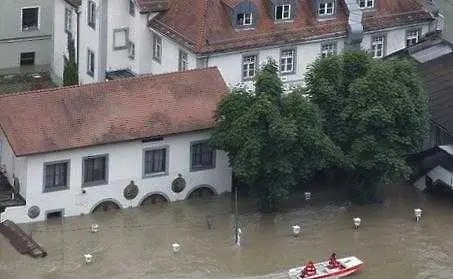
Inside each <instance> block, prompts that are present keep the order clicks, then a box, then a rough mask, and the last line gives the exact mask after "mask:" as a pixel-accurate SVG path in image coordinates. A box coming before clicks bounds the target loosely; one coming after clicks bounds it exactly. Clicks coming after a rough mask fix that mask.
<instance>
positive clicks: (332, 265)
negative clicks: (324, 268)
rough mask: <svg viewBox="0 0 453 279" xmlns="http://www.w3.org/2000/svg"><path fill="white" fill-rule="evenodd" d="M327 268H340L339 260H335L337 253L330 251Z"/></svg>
mask: <svg viewBox="0 0 453 279" xmlns="http://www.w3.org/2000/svg"><path fill="white" fill-rule="evenodd" d="M328 267H329V268H341V264H340V262H338V261H337V254H335V253H332V255H331V256H330V258H329V266H328Z"/></svg>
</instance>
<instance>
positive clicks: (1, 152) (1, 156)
mask: <svg viewBox="0 0 453 279" xmlns="http://www.w3.org/2000/svg"><path fill="white" fill-rule="evenodd" d="M0 167H1V168H2V169H4V170H6V176H7V177H8V180H9V182H10V183H11V184H13V181H14V177H17V178H18V179H19V183H20V191H19V192H20V194H21V195H22V196H23V197H25V196H26V194H27V193H26V192H27V158H25V157H22V158H17V157H16V156H15V155H14V152H13V150H12V149H11V146H10V145H9V143H8V139H7V138H6V136H5V135H4V134H3V132H2V131H1V130H0Z"/></svg>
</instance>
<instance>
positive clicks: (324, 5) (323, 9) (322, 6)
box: [318, 0, 335, 16]
mask: <svg viewBox="0 0 453 279" xmlns="http://www.w3.org/2000/svg"><path fill="white" fill-rule="evenodd" d="M329 4H330V5H332V7H331V8H329V7H328V5H329ZM329 9H331V11H330V12H328V11H329ZM334 13H335V1H333V0H331V1H323V2H320V3H319V6H318V15H319V16H331V15H333V14H334Z"/></svg>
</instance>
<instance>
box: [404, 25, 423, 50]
mask: <svg viewBox="0 0 453 279" xmlns="http://www.w3.org/2000/svg"><path fill="white" fill-rule="evenodd" d="M414 32H415V33H414ZM420 34H421V30H420V29H419V28H412V29H409V30H407V31H406V47H409V46H412V45H415V44H417V43H418V42H419V41H420V37H421V36H420ZM409 41H410V43H409Z"/></svg>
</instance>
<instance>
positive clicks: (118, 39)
mask: <svg viewBox="0 0 453 279" xmlns="http://www.w3.org/2000/svg"><path fill="white" fill-rule="evenodd" d="M128 37H129V30H128V29H127V28H122V29H114V30H113V49H114V50H120V49H126V48H127V42H128V40H129V38H128Z"/></svg>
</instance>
